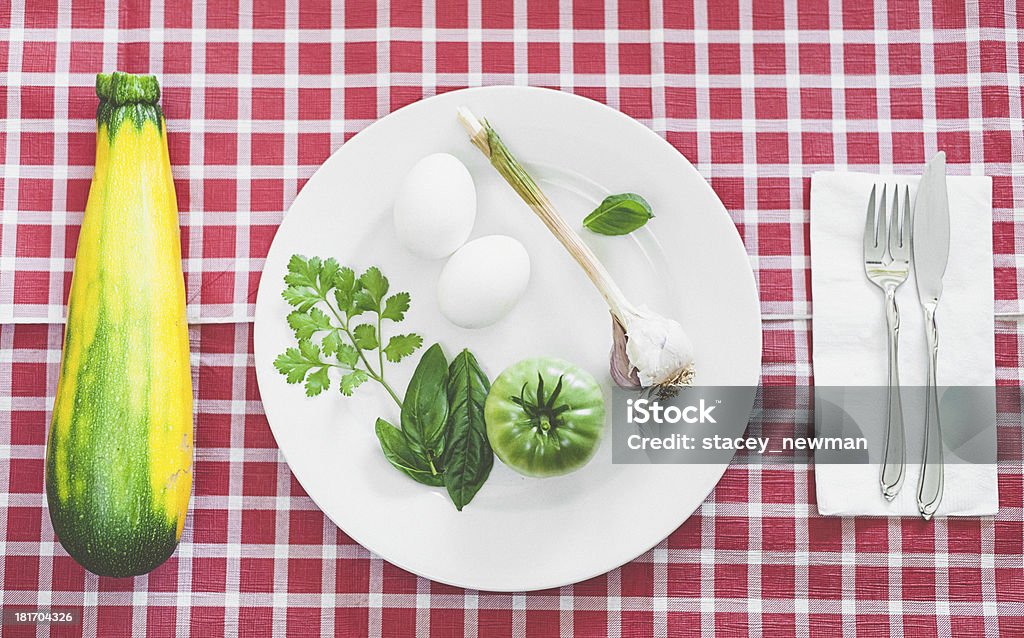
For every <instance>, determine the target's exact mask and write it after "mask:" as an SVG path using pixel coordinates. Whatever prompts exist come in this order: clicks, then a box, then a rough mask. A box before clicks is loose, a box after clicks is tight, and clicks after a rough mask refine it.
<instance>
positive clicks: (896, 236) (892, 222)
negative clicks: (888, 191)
mask: <svg viewBox="0 0 1024 638" xmlns="http://www.w3.org/2000/svg"><path fill="white" fill-rule="evenodd" d="M902 245H903V241H902V237H901V235H900V186H899V184H897V185H895V186H894V187H893V193H892V212H891V213H890V214H889V254H890V255H892V256H893V257H895V256H896V253H897V252H899V249H900V247H901V246H902Z"/></svg>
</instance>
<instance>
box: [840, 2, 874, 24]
mask: <svg viewBox="0 0 1024 638" xmlns="http://www.w3.org/2000/svg"><path fill="white" fill-rule="evenodd" d="M843 28H844V29H874V28H875V16H874V12H872V11H866V10H865V6H864V3H863V2H860V1H859V0H843Z"/></svg>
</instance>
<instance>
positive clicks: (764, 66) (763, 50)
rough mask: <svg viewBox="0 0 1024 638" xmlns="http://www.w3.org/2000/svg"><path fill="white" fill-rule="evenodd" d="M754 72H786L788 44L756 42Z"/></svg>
mask: <svg viewBox="0 0 1024 638" xmlns="http://www.w3.org/2000/svg"><path fill="white" fill-rule="evenodd" d="M755 15H757V14H755ZM780 15H782V14H780ZM754 72H755V73H765V74H781V73H785V72H786V45H784V44H776V43H754Z"/></svg>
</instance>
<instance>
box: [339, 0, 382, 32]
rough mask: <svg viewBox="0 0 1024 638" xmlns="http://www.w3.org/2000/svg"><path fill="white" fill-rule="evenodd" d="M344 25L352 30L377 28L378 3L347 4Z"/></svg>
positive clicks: (357, 0)
mask: <svg viewBox="0 0 1024 638" xmlns="http://www.w3.org/2000/svg"><path fill="white" fill-rule="evenodd" d="M344 24H345V26H346V27H348V28H350V29H354V28H366V27H375V26H377V3H376V2H375V1H374V0H350V1H349V2H346V3H345V20H344Z"/></svg>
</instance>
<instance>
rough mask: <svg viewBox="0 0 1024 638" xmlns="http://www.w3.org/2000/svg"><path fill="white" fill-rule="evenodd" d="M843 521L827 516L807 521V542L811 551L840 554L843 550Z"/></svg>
mask: <svg viewBox="0 0 1024 638" xmlns="http://www.w3.org/2000/svg"><path fill="white" fill-rule="evenodd" d="M841 523H842V521H841V520H839V519H837V518H829V517H825V516H821V517H816V518H810V519H808V520H807V540H808V541H809V545H810V549H811V551H816V552H840V551H842V549H843V530H842V525H841Z"/></svg>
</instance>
